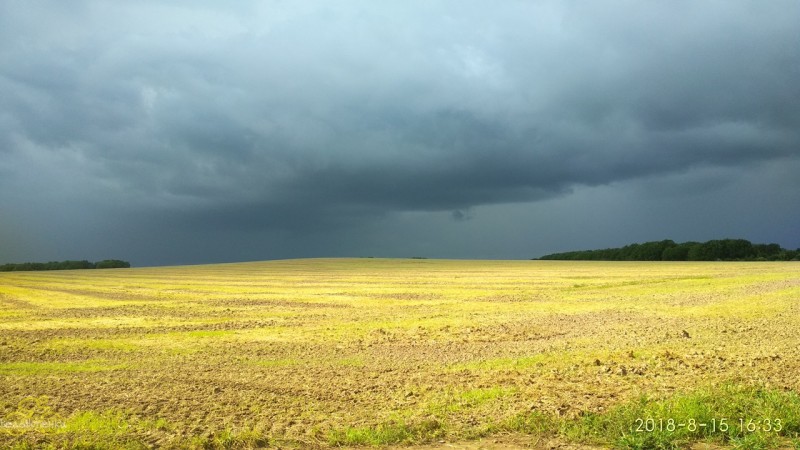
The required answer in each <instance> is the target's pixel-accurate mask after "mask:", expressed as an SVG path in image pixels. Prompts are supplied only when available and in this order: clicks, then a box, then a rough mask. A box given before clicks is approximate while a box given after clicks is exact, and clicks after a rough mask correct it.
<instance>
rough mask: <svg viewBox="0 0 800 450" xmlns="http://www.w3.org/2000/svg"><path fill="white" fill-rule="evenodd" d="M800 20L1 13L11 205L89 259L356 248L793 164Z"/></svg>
mask: <svg viewBox="0 0 800 450" xmlns="http://www.w3.org/2000/svg"><path fill="white" fill-rule="evenodd" d="M798 16H800V6H798V3H797V2H794V1H788V0H787V1H776V2H770V3H769V4H764V3H763V2H748V1H735V2H702V3H697V2H689V1H686V2H678V3H671V4H670V5H663V6H662V5H654V4H649V3H642V2H627V1H609V2H599V3H593V4H592V5H588V6H587V5H582V4H578V3H572V2H535V3H525V2H521V3H505V4H502V5H496V4H491V5H490V4H488V3H486V2H477V1H476V2H446V1H445V2H425V1H419V2H416V1H413V2H402V3H399V4H396V5H387V4H383V3H375V4H373V3H369V4H367V3H363V2H341V3H337V4H336V5H335V7H334V6H333V5H328V4H325V3H323V2H292V3H291V4H288V5H287V4H285V3H281V2H266V3H264V2H252V3H250V2H238V3H236V4H235V6H228V5H220V4H217V3H214V2H192V3H191V4H186V3H182V2H136V3H131V4H126V5H119V4H112V3H108V2H99V1H97V2H90V1H87V2H74V3H73V2H71V3H70V5H69V6H65V5H62V4H61V3H58V2H47V1H42V2H24V3H9V4H4V5H3V6H0V30H2V31H0V96H2V98H3V101H2V103H1V104H0V192H2V194H0V207H2V209H3V215H4V216H5V217H6V218H7V219H5V220H6V222H7V224H6V228H14V229H15V230H17V231H14V232H13V233H15V234H14V235H19V234H20V233H22V234H23V235H25V228H28V226H27V225H26V224H27V223H29V222H35V223H41V222H51V223H52V222H55V223H57V224H62V227H61V228H63V231H61V232H58V231H55V234H56V235H55V236H47V237H46V238H44V241H46V242H51V243H52V242H58V241H64V240H72V239H75V237H76V236H82V234H81V231H82V230H86V229H87V227H88V229H93V230H96V232H97V233H96V234H94V237H95V238H94V239H90V238H89V237H88V236H83V237H80V239H78V240H79V241H80V242H76V243H75V245H74V247H75V248H78V247H80V246H81V245H83V246H86V247H87V248H93V250H92V251H94V252H97V251H100V249H101V248H102V247H103V243H102V242H97V238H101V239H111V238H112V237H113V239H115V240H118V239H119V236H118V234H119V230H122V229H125V230H127V231H126V233H130V234H132V238H131V241H132V242H137V241H146V240H148V239H154V237H153V233H156V232H158V233H163V234H164V235H174V236H198V238H197V239H208V238H209V236H214V239H218V240H219V241H220V242H221V243H222V244H220V246H221V247H224V245H223V244H224V243H225V242H230V243H233V242H240V240H241V236H242V233H245V234H253V235H262V236H264V235H269V236H273V237H274V236H279V235H282V234H281V233H288V234H289V235H293V236H295V237H296V238H297V239H298V242H299V241H308V242H311V241H313V239H312V238H311V236H312V235H313V236H326V237H327V239H332V240H336V239H339V240H344V241H348V242H350V243H351V247H349V250H348V249H346V248H342V249H338V250H332V251H333V252H334V253H337V252H341V253H343V254H347V253H354V252H355V253H357V252H359V251H360V250H361V248H362V247H363V245H362V244H359V242H360V241H359V240H358V239H354V240H352V241H349V240H348V239H350V238H347V237H346V236H348V235H349V234H348V233H352V232H353V230H354V229H356V228H359V227H367V228H369V227H374V226H378V225H376V224H384V225H386V224H387V223H388V224H389V225H386V226H388V228H387V229H390V228H392V225H391V223H392V220H393V219H392V217H399V216H397V215H398V214H401V215H402V214H406V213H424V214H436V213H439V212H441V213H445V214H446V215H448V217H449V218H450V221H449V222H445V223H444V224H441V225H439V226H438V228H436V230H437V231H434V232H438V233H445V234H447V233H449V231H448V229H447V228H448V227H452V226H462V225H465V224H468V223H471V222H473V221H472V220H464V219H468V218H472V217H473V216H475V217H478V216H480V214H481V212H480V211H481V210H480V208H482V207H492V206H493V205H530V204H532V203H536V202H542V201H550V200H553V199H555V200H557V199H564V200H565V201H567V199H569V197H570V195H571V193H573V192H575V190H576V189H578V190H582V189H591V188H597V187H602V186H611V185H618V184H623V185H627V186H630V188H631V189H642V186H647V185H648V182H647V180H654V182H657V180H660V179H671V178H670V177H673V178H672V179H674V177H679V176H681V175H682V174H689V173H702V172H704V171H706V172H708V171H713V170H715V168H719V170H729V169H730V170H733V171H735V170H740V169H741V170H748V169H749V168H756V167H780V166H781V164H788V165H792V164H797V161H798V158H800V83H797V80H798V79H800V51H798V50H800V48H798V42H800V24H798V21H797V20H796V18H797V17H798ZM782 162H783V163H782ZM767 175H769V174H767ZM779 175H780V176H785V174H778V173H776V176H779ZM626 183H627V184H626ZM792 183H793V182H792V181H791V180H789V179H786V180H785V182H781V181H780V180H778V181H777V182H776V180H771V186H775V189H779V190H784V189H791V188H793V187H796V184H792ZM695 186H696V188H695V189H696V190H699V191H693V195H697V194H698V193H702V192H704V191H705V190H710V188H708V187H704V184H703V183H696V184H695ZM673 187H674V189H675V192H676V193H680V192H682V191H685V189H684V188H682V186H680V185H675V186H673ZM765 194H766V193H765ZM775 194H776V195H778V196H780V193H775ZM681 195H688V194H686V193H684V194H681ZM520 207H523V206H520ZM780 207H783V208H791V207H792V205H789V204H784V205H780ZM698 214H700V212H699V211H698ZM796 217H797V216H795V218H796ZM622 220H624V218H623V219H622ZM703 220H708V221H710V220H712V219H711V218H709V219H703ZM386 221H388V222H386ZM498 227H500V228H501V225H498ZM45 228H47V227H45ZM52 228H55V229H58V228H59V227H58V226H54V227H52ZM500 228H498V230H499V229H500ZM48 229H49V228H48ZM30 230H32V231H31V233H33V232H34V231H33V230H35V232H36V233H41V232H42V231H43V230H44V228H42V227H39V226H32V227H30ZM114 230H116V231H114ZM0 231H2V230H0ZM2 232H3V233H4V235H3V236H0V239H3V240H5V241H9V242H10V241H11V240H12V239H11V238H9V236H11V234H12V232H10V231H8V232H5V231H2ZM373 232H374V233H376V236H380V232H379V231H374V230H373ZM429 232H430V231H429ZM59 233H61V234H59ZM237 233H239V234H237ZM490 234H491V233H490ZM199 236H205V238H200V237H199ZM298 236H306V237H307V239H301V238H300V237H298ZM386 238H387V239H389V238H390V237H389V236H387V237H386ZM790 238H791V237H790V236H786V235H781V236H776V239H790ZM28 239H29V240H31V241H33V240H36V237H35V236H33V235H32V234H31V235H29V236H28ZM186 239H187V242H186V245H187V246H189V245H191V242H192V240H191V239H189V238H186ZM485 239H487V240H491V239H492V237H490V236H487V237H485ZM156 240H158V239H156ZM322 240H324V239H322ZM795 243H796V242H795ZM0 244H3V242H2V241H0ZM599 244H601V245H602V243H599ZM783 244H784V245H793V243H792V242H783ZM115 245H117V244H116V243H115V244H109V246H110V247H114V246H115ZM131 245H134V244H131ZM231 245H232V246H233V247H237V245H238V246H243V245H244V244H237V245H233V244H231ZM459 245H461V244H459ZM41 247H42V248H41V249H39V250H36V252H33V253H32V256H31V258H33V257H35V256H38V255H44V254H53V257H61V255H60V254H59V255H55V254H54V253H60V251H58V252H53V251H51V252H50V253H48V250H47V248H48V245H45V244H43V245H41ZM56 247H58V248H61V247H59V246H58V245H56V246H55V247H54V248H56ZM62 247H63V246H62ZM481 247H482V246H481ZM7 248H11V246H10V244H7ZM126 248H127V247H125V246H122V247H120V248H119V250H120V251H123V252H124V251H125V249H126ZM432 251H433V253H436V251H437V250H436V249H435V248H433V249H432ZM442 251H443V252H444V253H447V251H445V249H444V248H443V249H442ZM448 251H451V252H452V251H453V249H452V248H451V249H449V250H448ZM152 252H153V253H152V255H150V256H147V255H142V256H140V258H141V259H142V260H143V261H142V262H143V263H159V262H164V261H173V260H181V261H183V260H184V258H182V257H178V256H176V255H178V254H180V253H181V252H184V253H185V254H189V253H190V252H189V250H188V249H182V248H180V246H178V247H176V248H172V249H170V250H169V251H166V250H165V251H163V252H160V251H159V250H157V249H154V250H153V251H152ZM295 253H296V254H298V255H305V256H308V255H309V254H313V249H311V248H300V247H297V250H296V252H295ZM456 253H458V252H456ZM463 253H467V254H468V253H469V251H468V249H464V252H463ZM476 253H478V254H475V255H474V256H475V257H481V256H483V255H482V254H480V253H481V252H476ZM292 254H293V253H292V251H291V249H286V250H285V251H284V252H283V253H282V254H281V256H291V255H292ZM24 255H25V252H24V251H20V250H19V249H17V250H15V251H14V252H13V253H12V255H10V256H9V257H11V256H13V257H16V258H20V257H23V256H24ZM66 256H71V255H65V257H66ZM114 256H115V257H116V256H117V255H114ZM118 256H120V257H124V256H125V255H118ZM434 256H435V255H434ZM500 256H502V255H500ZM532 256H534V255H532ZM0 257H2V255H0ZM236 257H237V256H236V253H235V252H231V253H228V254H225V253H224V252H222V253H219V251H218V250H209V254H207V255H205V256H203V255H196V256H195V257H193V259H192V260H193V261H194V260H197V261H198V262H200V261H213V260H217V259H235V258H236ZM254 257H256V258H257V256H254ZM268 257H270V255H269V254H265V255H264V258H268ZM0 259H2V258H0Z"/></svg>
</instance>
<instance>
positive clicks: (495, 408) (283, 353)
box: [0, 259, 800, 448]
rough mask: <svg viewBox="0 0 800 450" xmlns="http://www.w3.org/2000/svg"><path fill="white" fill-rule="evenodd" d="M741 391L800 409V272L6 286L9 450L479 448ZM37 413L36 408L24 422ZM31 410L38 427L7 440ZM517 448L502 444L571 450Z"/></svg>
mask: <svg viewBox="0 0 800 450" xmlns="http://www.w3.org/2000/svg"><path fill="white" fill-rule="evenodd" d="M729 382H734V383H738V384H745V385H746V384H752V385H759V386H766V387H768V388H773V389H777V390H781V391H786V392H795V393H797V392H800V266H798V265H797V264H795V263H603V262H544V261H517V262H508V261H437V260H382V259H349V260H347V259H344V260H333V259H331V260H322V259H318V260H290V261H273V262H259V263H242V264H225V265H210V266H185V267H168V268H139V269H115V270H95V271H59V272H27V273H3V274H0V420H3V418H4V417H5V419H4V421H3V424H5V429H2V428H1V427H0V446H19V447H25V446H29V447H37V446H47V445H51V446H55V447H70V446H72V447H77V446H79V444H80V443H81V442H90V443H93V445H97V446H101V447H102V446H103V445H107V446H108V447H109V448H114V447H117V446H128V447H137V446H138V447H148V446H149V447H180V448H183V447H203V446H205V447H226V446H228V447H237V446H238V447H259V446H289V447H328V446H333V445H358V444H375V445H381V444H395V445H411V444H426V443H427V444H426V445H449V444H447V443H448V442H454V441H456V442H464V441H466V442H467V444H464V445H477V444H469V443H468V442H469V441H470V440H473V441H472V442H483V441H475V439H478V438H483V439H488V440H487V441H486V442H490V443H491V442H492V441H491V438H492V436H500V435H502V434H503V433H506V432H511V431H512V428H511V427H509V426H508V425H507V424H509V423H512V422H513V421H514V419H515V418H518V417H521V415H525V414H529V413H531V412H536V413H540V414H542V415H545V416H548V417H556V418H563V419H568V420H569V419H573V418H575V419H577V418H580V417H583V416H586V415H587V414H602V413H603V412H604V411H608V410H610V409H613V408H614V407H615V406H616V405H619V404H623V403H625V402H629V401H632V400H633V399H636V398H637V397H639V396H640V395H641V394H648V395H650V396H656V397H658V396H663V397H665V398H666V397H669V396H670V395H673V394H675V393H680V392H684V391H690V390H692V389H694V388H698V387H708V386H714V385H715V384H717V383H729ZM42 396H46V398H45V399H44V400H43V403H44V404H46V408H45V410H44V411H38V410H37V411H33V410H32V409H31V408H30V407H26V406H20V405H24V404H25V403H24V402H25V401H26V399H31V398H37V399H41V398H42ZM26 414H27V417H28V418H30V419H33V420H36V419H41V420H40V423H38V425H36V424H34V425H30V424H29V425H23V426H19V425H16V426H14V425H13V424H19V423H20V417H22V416H24V415H26ZM48 418H50V419H53V420H51V422H52V423H44V419H48ZM56 419H57V420H56ZM517 431H519V430H517ZM381 433H383V434H381ZM393 433H394V434H393ZM504 439H506V440H504ZM520 439H522V440H520ZM520 439H517V438H511V440H510V441H508V439H507V438H501V439H500V440H499V441H497V442H499V444H495V445H496V446H497V445H504V444H503V442H512V444H508V445H517V444H519V446H527V445H530V446H535V445H540V444H539V443H540V442H549V441H548V439H564V437H563V436H562V437H559V436H558V435H557V433H556V434H553V435H550V436H549V437H546V438H545V440H544V441H541V439H539V438H538V437H537V438H536V439H528V437H525V438H520ZM590 443H591V442H588V443H587V442H584V444H587V445H588V444H590ZM595 444H597V443H595ZM570 445H575V447H563V448H588V447H580V446H579V445H580V443H579V442H578V443H574V442H573V443H572V444H570ZM598 445H603V443H602V442H600V443H599V444H598ZM609 445H610V444H609ZM427 448H432V447H427ZM442 448H447V447H442ZM465 448H471V447H465ZM474 448H482V447H478V446H475V447H474ZM487 448H491V447H487ZM496 448H504V447H496Z"/></svg>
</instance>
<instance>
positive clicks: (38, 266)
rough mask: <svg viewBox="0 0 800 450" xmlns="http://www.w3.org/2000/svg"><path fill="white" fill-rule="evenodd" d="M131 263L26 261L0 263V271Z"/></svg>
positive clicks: (106, 261) (62, 268)
mask: <svg viewBox="0 0 800 450" xmlns="http://www.w3.org/2000/svg"><path fill="white" fill-rule="evenodd" d="M130 266H131V263H129V262H127V261H122V260H119V259H104V260H102V261H98V262H89V261H87V260H85V259H84V260H82V261H50V262H46V263H36V262H26V263H11V264H3V265H0V272H21V271H28V270H76V269H117V268H128V267H130Z"/></svg>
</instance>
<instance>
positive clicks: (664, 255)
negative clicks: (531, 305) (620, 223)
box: [539, 239, 800, 261]
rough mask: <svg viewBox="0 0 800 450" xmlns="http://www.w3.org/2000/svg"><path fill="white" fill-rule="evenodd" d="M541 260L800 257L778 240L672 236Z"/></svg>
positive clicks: (556, 255) (711, 259)
mask: <svg viewBox="0 0 800 450" xmlns="http://www.w3.org/2000/svg"><path fill="white" fill-rule="evenodd" d="M539 259H543V260H572V261H576V260H595V261H790V260H794V261H797V260H800V249H797V250H786V249H785V248H781V246H780V245H778V244H753V243H752V242H750V241H748V240H746V239H718V240H713V241H708V242H684V243H681V244H676V243H675V242H674V241H672V240H669V239H667V240H663V241H654V242H645V243H642V244H630V245H626V246H625V247H621V248H606V249H602V250H579V251H574V252H565V253H552V254H549V255H544V256H542V257H540V258H539Z"/></svg>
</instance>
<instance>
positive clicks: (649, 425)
mask: <svg viewBox="0 0 800 450" xmlns="http://www.w3.org/2000/svg"><path fill="white" fill-rule="evenodd" d="M783 427H784V424H783V421H782V420H781V419H777V418H760V419H757V418H744V417H735V418H730V417H720V418H712V419H707V420H702V421H701V420H697V419H692V418H689V419H682V420H676V419H673V418H663V417H662V418H653V417H649V418H646V419H642V418H637V419H636V420H635V421H634V423H633V426H631V431H633V432H635V433H653V432H664V431H667V432H673V431H680V430H686V431H688V432H690V433H702V434H708V433H737V434H745V433H755V432H764V433H771V432H775V433H778V432H780V431H781V430H783Z"/></svg>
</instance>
